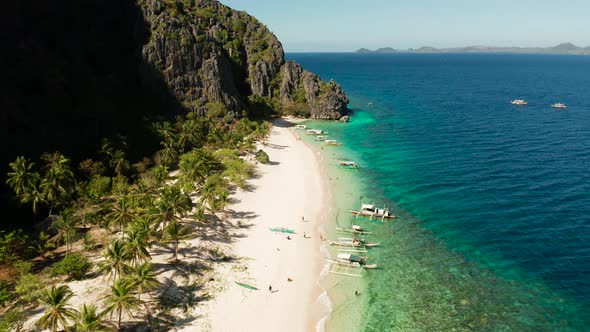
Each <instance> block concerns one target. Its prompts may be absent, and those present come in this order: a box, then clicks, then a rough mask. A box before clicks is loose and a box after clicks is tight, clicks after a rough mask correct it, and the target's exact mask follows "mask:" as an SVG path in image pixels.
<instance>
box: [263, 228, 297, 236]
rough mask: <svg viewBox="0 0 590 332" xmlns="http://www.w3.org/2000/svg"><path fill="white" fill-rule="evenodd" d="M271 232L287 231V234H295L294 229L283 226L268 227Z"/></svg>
mask: <svg viewBox="0 0 590 332" xmlns="http://www.w3.org/2000/svg"><path fill="white" fill-rule="evenodd" d="M269 229H270V231H271V232H275V233H288V234H295V230H292V229H288V228H284V227H275V228H269Z"/></svg>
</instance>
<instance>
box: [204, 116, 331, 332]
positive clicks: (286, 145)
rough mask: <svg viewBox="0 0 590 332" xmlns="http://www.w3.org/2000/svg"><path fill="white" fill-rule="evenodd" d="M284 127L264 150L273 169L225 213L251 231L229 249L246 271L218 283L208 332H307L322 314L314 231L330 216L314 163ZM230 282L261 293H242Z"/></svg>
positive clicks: (268, 168) (320, 261) (277, 127)
mask: <svg viewBox="0 0 590 332" xmlns="http://www.w3.org/2000/svg"><path fill="white" fill-rule="evenodd" d="M284 124H285V123H284V121H277V122H276V123H275V126H274V127H273V129H272V133H271V136H270V138H269V140H268V143H267V144H266V146H264V147H263V149H264V150H265V151H266V152H267V153H268V155H269V157H270V160H271V164H270V165H259V166H258V171H259V173H260V176H259V177H258V178H255V179H253V180H251V184H252V186H253V187H254V189H253V191H251V192H247V191H238V192H237V193H236V194H235V195H233V198H234V199H235V204H233V205H232V206H231V207H230V208H231V209H232V210H234V211H241V215H242V216H247V217H248V218H247V219H246V218H245V219H241V220H242V222H244V223H246V224H249V225H251V226H250V227H248V229H245V230H244V231H243V237H241V236H237V238H238V239H237V240H236V241H235V242H234V243H233V245H232V247H233V253H234V254H235V255H236V256H237V257H240V258H241V259H243V260H245V264H244V269H243V270H241V271H235V269H233V271H225V272H226V273H223V274H226V275H224V276H223V275H222V276H220V277H221V278H223V279H224V280H225V282H224V283H225V287H224V289H223V290H222V291H221V292H220V293H218V294H216V295H215V299H214V300H212V301H211V302H210V303H209V305H208V310H207V311H209V313H210V314H209V328H210V330H211V331H236V330H240V331H279V330H280V331H310V330H315V328H316V324H317V322H318V320H320V319H321V318H322V316H323V315H324V314H325V313H323V311H325V309H324V308H322V306H323V305H322V304H321V303H319V301H317V299H318V296H319V295H320V294H321V293H322V290H321V288H320V286H319V279H320V271H321V267H322V266H323V256H322V255H321V253H320V245H321V241H320V231H321V228H320V227H321V225H322V224H323V223H324V222H325V218H326V216H327V212H328V210H327V209H326V207H327V205H326V200H327V194H326V190H327V186H326V183H325V181H324V179H322V175H321V170H320V165H319V162H318V160H317V156H316V155H315V154H314V152H313V151H312V150H311V149H310V148H309V147H307V146H306V145H305V144H304V143H303V142H302V141H299V140H297V138H296V134H294V133H293V132H291V130H290V129H288V128H287V127H285V126H284ZM238 215H240V214H239V213H238ZM302 216H303V217H304V218H305V221H302V220H301V219H302V218H301V217H302ZM238 220H240V218H234V219H233V220H231V221H232V222H233V223H234V224H235V223H237V221H238ZM271 227H286V228H289V229H293V230H295V231H296V234H293V235H290V237H291V240H289V239H287V234H284V233H274V232H271V231H270V230H269V228H271ZM304 234H306V235H307V236H308V237H311V238H304ZM289 278H290V279H292V280H293V281H288V279H289ZM226 279H227V280H226ZM236 281H237V282H244V283H247V284H251V285H254V286H256V287H258V288H259V290H258V291H252V290H248V289H245V288H243V287H240V286H238V285H237V284H235V282H236ZM269 286H272V291H269Z"/></svg>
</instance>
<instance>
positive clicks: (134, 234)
mask: <svg viewBox="0 0 590 332" xmlns="http://www.w3.org/2000/svg"><path fill="white" fill-rule="evenodd" d="M144 232H145V231H144V230H142V229H140V228H136V227H131V229H129V230H128V231H127V238H126V242H127V251H128V252H129V255H130V257H131V264H132V265H134V266H135V265H136V264H137V263H138V262H139V261H145V260H148V259H151V256H150V253H149V252H148V250H147V248H146V246H147V244H146V242H145V236H144V234H145V233H144Z"/></svg>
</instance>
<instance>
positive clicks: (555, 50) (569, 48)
mask: <svg viewBox="0 0 590 332" xmlns="http://www.w3.org/2000/svg"><path fill="white" fill-rule="evenodd" d="M354 53H359V54H368V53H539V54H590V46H588V47H578V46H576V45H574V44H572V43H562V44H559V45H557V46H553V47H496V46H467V47H452V48H434V47H429V46H423V47H420V48H409V49H406V50H396V49H394V48H391V47H383V48H378V49H376V50H369V49H366V48H359V49H358V50H356V51H355V52H354Z"/></svg>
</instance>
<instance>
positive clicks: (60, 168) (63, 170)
mask: <svg viewBox="0 0 590 332" xmlns="http://www.w3.org/2000/svg"><path fill="white" fill-rule="evenodd" d="M41 158H42V159H43V160H45V161H46V167H47V172H46V173H45V175H44V177H43V179H42V180H41V185H40V189H41V192H42V193H43V195H44V197H45V199H46V200H47V202H48V203H49V204H50V208H49V215H51V213H52V211H53V207H54V206H56V205H59V204H60V203H61V202H62V201H63V200H64V199H65V197H66V196H67V195H68V192H69V191H70V188H71V187H72V186H73V185H74V183H75V178H74V173H73V172H72V170H71V168H70V159H68V158H67V157H65V156H64V155H62V154H60V153H59V152H55V153H53V154H47V153H46V154H43V155H42V156H41Z"/></svg>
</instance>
